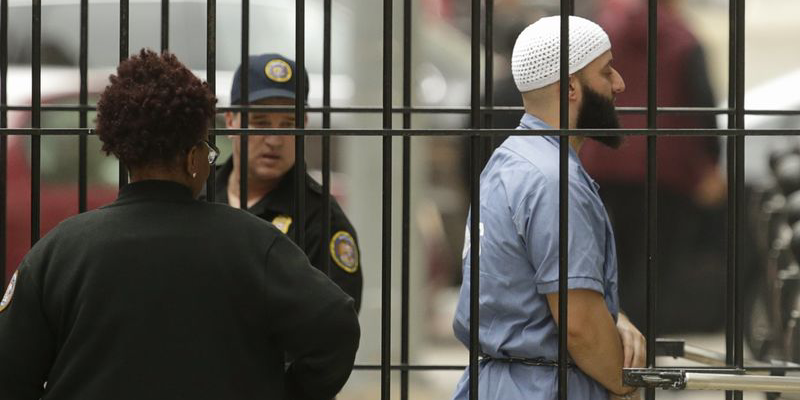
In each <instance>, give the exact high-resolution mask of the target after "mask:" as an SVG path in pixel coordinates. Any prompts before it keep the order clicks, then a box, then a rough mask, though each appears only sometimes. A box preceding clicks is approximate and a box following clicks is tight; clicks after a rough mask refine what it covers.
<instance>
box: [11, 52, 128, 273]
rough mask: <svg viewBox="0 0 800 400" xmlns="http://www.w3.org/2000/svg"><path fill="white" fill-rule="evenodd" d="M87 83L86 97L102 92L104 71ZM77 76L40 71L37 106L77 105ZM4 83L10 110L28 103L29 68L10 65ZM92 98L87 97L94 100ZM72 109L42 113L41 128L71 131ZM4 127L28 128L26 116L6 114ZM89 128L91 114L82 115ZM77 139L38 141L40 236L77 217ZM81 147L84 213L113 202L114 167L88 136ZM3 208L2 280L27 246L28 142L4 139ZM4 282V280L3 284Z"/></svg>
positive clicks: (113, 161) (19, 138)
mask: <svg viewBox="0 0 800 400" xmlns="http://www.w3.org/2000/svg"><path fill="white" fill-rule="evenodd" d="M95 76H97V77H98V79H96V81H97V82H92V80H91V79H90V88H89V89H90V93H97V92H99V91H100V90H102V86H103V85H104V82H105V79H106V78H107V76H108V73H101V74H97V75H95ZM78 79H79V76H78V73H77V71H76V70H74V69H53V68H43V69H42V79H41V81H42V90H41V93H42V104H43V105H52V104H78V90H79V80H78ZM8 80H9V82H13V84H10V85H9V86H8V103H9V105H12V106H20V105H24V106H28V105H30V104H31V95H30V94H31V89H30V88H31V85H30V80H31V72H30V68H29V67H28V68H16V67H11V68H9V71H8ZM96 98H97V96H96V95H94V96H90V101H94V100H95V99H96ZM78 116H79V113H78V112H76V111H43V112H42V113H41V126H42V127H43V128H56V127H58V128H77V127H78V121H79V119H78V118H79V117H78ZM8 123H9V127H10V128H26V127H30V126H31V113H30V112H27V111H9V113H8ZM88 123H89V126H93V124H94V112H90V113H89V115H88ZM78 140H79V139H78V137H77V136H42V138H41V163H40V166H41V174H40V177H41V185H40V188H41V191H40V198H41V209H40V214H39V215H40V225H39V226H40V235H41V236H44V235H45V234H46V233H47V232H48V231H49V230H50V229H52V228H53V227H54V226H56V225H57V224H58V223H59V222H61V221H62V220H64V219H66V218H67V217H69V216H71V215H75V214H77V213H78ZM87 142H88V146H87V150H88V151H87V154H88V155H87V186H88V190H87V206H88V208H89V209H92V208H97V207H99V206H101V205H103V204H107V203H109V202H111V201H112V200H114V199H115V198H116V193H117V187H118V181H117V179H118V178H117V174H118V172H117V171H118V167H117V165H118V163H117V161H116V159H114V158H113V157H107V156H105V154H104V153H102V152H101V151H100V143H99V141H98V139H97V138H96V137H89V138H88V140H87ZM7 156H8V163H7V177H8V183H7V208H6V231H5V232H4V233H3V240H5V242H6V257H5V260H4V261H5V270H6V274H5V277H6V281H8V279H9V278H10V277H11V274H13V272H14V270H15V269H16V268H17V267H18V266H19V263H20V262H21V261H22V258H23V257H24V256H25V253H27V251H28V249H29V248H30V246H31V176H32V175H31V173H32V168H31V138H30V136H9V137H8V154H7ZM4 284H5V282H4Z"/></svg>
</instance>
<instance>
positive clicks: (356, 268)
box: [215, 54, 363, 310]
mask: <svg viewBox="0 0 800 400" xmlns="http://www.w3.org/2000/svg"><path fill="white" fill-rule="evenodd" d="M240 79H241V66H240V67H239V68H238V69H237V70H236V73H235V75H234V77H233V86H232V87H231V104H240V103H241V98H242V96H241V90H240V88H241V83H240ZM298 79H303V80H304V81H305V85H304V87H305V90H304V93H302V97H303V99H304V100H307V98H308V91H309V84H308V74H306V72H305V71H302V72H301V71H298V70H297V66H296V65H295V62H294V61H292V60H290V59H288V58H286V57H283V56H281V55H279V54H262V55H257V56H250V60H249V71H248V85H249V90H248V99H249V104H251V105H252V104H256V105H280V106H294V104H295V98H296V96H297V80H298ZM247 116H248V127H250V128H272V129H283V130H291V129H293V128H294V127H295V113H294V111H285V112H255V111H250V112H248V114H247ZM305 121H306V122H307V121H308V117H307V116H306V117H305ZM225 125H226V126H227V127H228V128H239V127H241V114H240V113H238V112H236V113H234V112H227V113H225ZM304 126H305V124H304ZM230 138H231V140H232V141H233V155H232V156H231V158H229V159H228V160H227V161H226V162H225V163H224V164H222V165H221V166H219V168H218V169H217V190H216V196H215V199H216V201H218V202H221V203H226V204H230V205H231V206H233V207H239V205H240V204H241V201H240V198H239V196H240V189H239V177H240V176H241V175H240V168H242V165H243V163H242V160H241V158H240V156H239V154H240V153H239V146H240V140H239V137H238V136H230ZM244 165H246V167H247V207H248V211H250V212H251V213H253V214H255V215H257V216H259V217H261V218H263V219H265V220H267V221H270V222H272V223H273V224H274V225H275V226H276V227H277V228H278V229H280V230H281V231H282V232H283V233H286V234H288V235H289V236H290V237H294V236H293V232H294V231H295V230H296V229H304V230H305V243H304V245H303V250H304V251H305V253H306V254H307V255H308V257H309V259H311V264H312V265H314V266H315V267H317V268H319V269H320V270H323V260H324V258H328V259H329V260H330V261H329V271H330V278H331V279H332V280H333V281H334V282H336V283H337V284H338V285H339V286H340V287H341V288H342V289H343V290H344V291H345V292H346V293H347V294H349V295H350V296H351V297H352V298H353V299H354V300H355V302H356V310H359V309H360V307H361V289H362V285H363V280H362V275H361V254H360V251H359V247H358V239H357V237H356V231H355V229H353V225H352V224H350V221H349V220H348V219H347V216H346V215H344V212H343V211H342V208H341V207H339V203H337V202H336V200H335V199H334V198H333V197H330V206H331V209H330V211H331V212H330V216H331V224H330V226H331V231H330V234H331V235H330V236H329V237H323V234H322V224H321V219H322V207H323V200H324V196H325V194H323V193H322V188H321V187H320V185H319V184H318V183H317V182H316V181H314V180H313V179H312V178H311V177H310V176H308V175H306V177H305V182H304V183H303V184H304V185H305V188H306V190H305V201H306V204H305V206H306V209H305V221H302V222H298V221H294V220H293V219H292V218H293V217H292V206H293V203H294V202H295V200H294V184H295V174H294V167H295V137H294V136H293V135H253V136H249V137H248V148H247V160H246V164H244Z"/></svg>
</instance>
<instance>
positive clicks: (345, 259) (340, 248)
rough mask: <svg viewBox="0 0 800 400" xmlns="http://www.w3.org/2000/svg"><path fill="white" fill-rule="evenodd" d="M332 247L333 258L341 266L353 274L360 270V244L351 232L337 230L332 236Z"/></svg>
mask: <svg viewBox="0 0 800 400" xmlns="http://www.w3.org/2000/svg"><path fill="white" fill-rule="evenodd" d="M330 247H331V258H333V261H334V262H335V263H336V265H338V266H339V268H341V269H343V270H345V271H347V272H349V273H351V274H352V273H355V272H356V271H358V246H356V241H355V240H354V239H353V237H352V236H350V234H349V233H347V232H345V231H339V232H336V233H335V234H334V235H333V238H331V244H330Z"/></svg>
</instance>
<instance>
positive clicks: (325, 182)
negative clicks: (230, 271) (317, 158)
mask: <svg viewBox="0 0 800 400" xmlns="http://www.w3.org/2000/svg"><path fill="white" fill-rule="evenodd" d="M323 7H324V10H323V17H322V18H323V22H322V107H323V111H322V128H323V129H328V128H330V127H331V111H330V109H329V107H330V106H331V25H332V23H331V18H332V17H331V13H332V5H331V0H325V2H324V5H323ZM322 193H323V200H322V237H323V238H325V239H324V240H323V243H327V240H329V239H330V237H331V137H330V135H323V136H322ZM330 264H331V258H330V257H322V265H321V266H320V267H321V268H322V271H324V272H325V274H326V275H330V273H331V271H330V268H331V266H330Z"/></svg>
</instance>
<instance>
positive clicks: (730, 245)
mask: <svg viewBox="0 0 800 400" xmlns="http://www.w3.org/2000/svg"><path fill="white" fill-rule="evenodd" d="M737 6H738V4H737V2H736V1H735V0H730V2H729V11H728V13H729V15H728V17H729V19H728V108H729V109H733V108H735V106H736V93H737V92H738V91H739V87H738V86H737V79H736V76H737V70H738V68H737V67H738V66H737V64H736V63H737V56H736V52H737V43H736V41H737V16H736V14H737V9H738V7H737ZM736 122H737V121H736V119H735V117H734V114H733V113H729V114H728V128H729V129H734V128H737V125H736ZM726 140H727V163H728V165H727V173H728V210H727V214H728V215H727V222H728V229H727V230H728V232H727V243H726V245H727V249H726V250H727V275H726V289H725V299H726V301H725V308H726V310H725V311H726V312H725V315H726V321H725V362H726V364H727V365H728V366H732V365H733V364H734V356H735V354H734V353H735V351H734V349H735V343H736V337H735V330H736V323H737V322H736V319H737V314H736V307H735V302H736V295H737V293H736V279H737V278H736V252H737V248H736V244H737V242H738V240H737V233H738V232H737V230H736V217H737V212H736V210H737V209H738V207H737V197H736V193H735V191H734V190H733V189H734V188H735V186H736V161H737V159H736V141H737V139H736V138H734V137H730V136H729V137H728V138H727V139H726ZM725 398H726V399H727V400H731V399H733V398H734V392H732V391H726V392H725Z"/></svg>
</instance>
